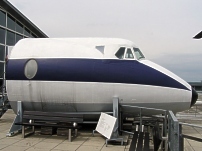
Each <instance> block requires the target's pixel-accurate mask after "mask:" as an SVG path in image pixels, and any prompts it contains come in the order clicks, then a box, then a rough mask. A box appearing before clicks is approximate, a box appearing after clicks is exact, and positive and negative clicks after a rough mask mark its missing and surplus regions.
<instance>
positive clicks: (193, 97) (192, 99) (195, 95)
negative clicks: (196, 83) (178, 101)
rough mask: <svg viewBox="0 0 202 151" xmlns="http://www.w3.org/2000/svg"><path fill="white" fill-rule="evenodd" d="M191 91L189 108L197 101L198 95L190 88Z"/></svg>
mask: <svg viewBox="0 0 202 151" xmlns="http://www.w3.org/2000/svg"><path fill="white" fill-rule="evenodd" d="M191 89H192V97H191V106H190V107H192V106H193V105H194V104H195V103H196V101H197V99H198V93H197V92H196V90H195V89H193V88H191Z"/></svg>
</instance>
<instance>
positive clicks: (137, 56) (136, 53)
mask: <svg viewBox="0 0 202 151" xmlns="http://www.w3.org/2000/svg"><path fill="white" fill-rule="evenodd" d="M133 51H134V53H135V56H136V58H137V60H140V59H142V58H145V57H144V55H143V54H142V52H141V51H140V49H138V48H133Z"/></svg>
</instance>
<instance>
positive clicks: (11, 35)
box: [0, 0, 48, 117]
mask: <svg viewBox="0 0 202 151" xmlns="http://www.w3.org/2000/svg"><path fill="white" fill-rule="evenodd" d="M29 37H31V38H47V37H48V36H47V35H46V34H45V33H43V32H42V31H41V30H40V29H39V28H38V27H37V26H36V25H34V24H33V23H32V22H31V21H30V20H29V19H28V18H27V17H25V16H24V15H23V14H22V13H21V12H20V11H19V10H18V9H16V8H15V7H14V6H13V5H12V4H11V3H10V2H8V1H7V0H0V112H1V107H2V102H3V97H4V92H3V91H4V90H3V89H4V88H3V87H4V83H5V82H4V79H5V58H6V56H7V53H8V47H9V46H14V45H15V44H16V43H17V42H18V41H19V40H20V39H23V38H29ZM0 117H1V113H0Z"/></svg>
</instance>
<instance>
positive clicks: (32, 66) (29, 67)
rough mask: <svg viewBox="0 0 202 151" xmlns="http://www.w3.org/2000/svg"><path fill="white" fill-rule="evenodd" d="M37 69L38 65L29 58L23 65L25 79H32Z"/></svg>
mask: <svg viewBox="0 0 202 151" xmlns="http://www.w3.org/2000/svg"><path fill="white" fill-rule="evenodd" d="M37 70H38V65H37V62H36V60H34V59H31V60H29V61H27V63H26V65H25V76H26V77H27V79H32V78H34V76H35V75H36V73H37Z"/></svg>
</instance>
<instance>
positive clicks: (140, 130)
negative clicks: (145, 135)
mask: <svg viewBox="0 0 202 151" xmlns="http://www.w3.org/2000/svg"><path fill="white" fill-rule="evenodd" d="M139 132H142V109H141V108H140V128H139Z"/></svg>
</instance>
